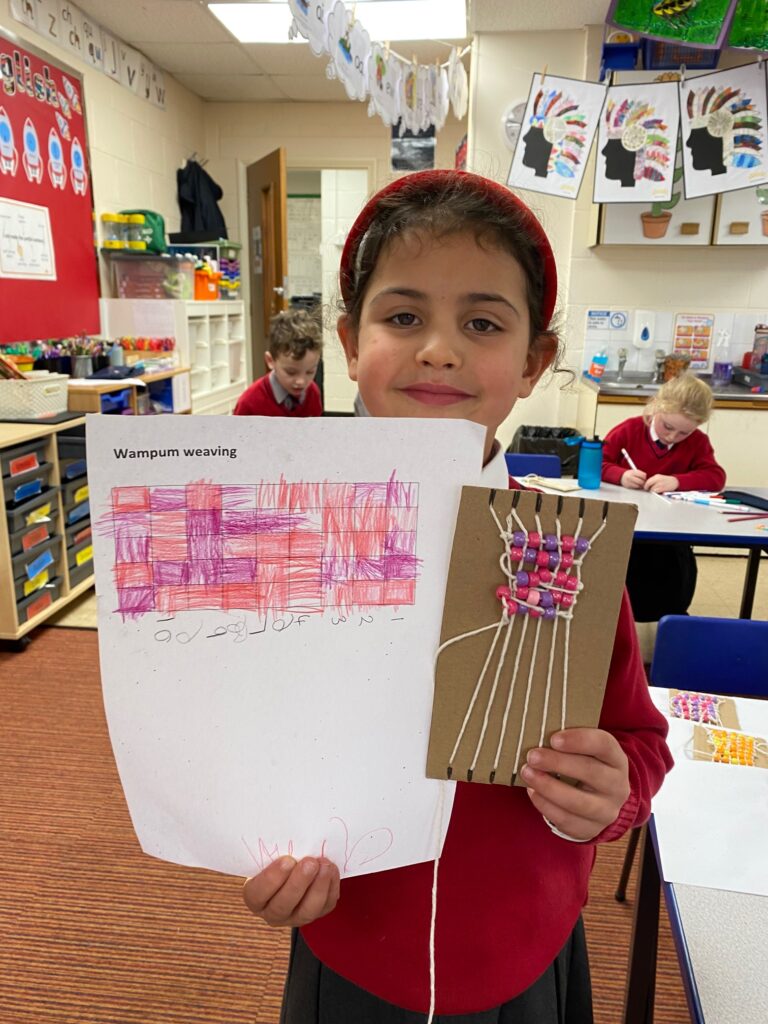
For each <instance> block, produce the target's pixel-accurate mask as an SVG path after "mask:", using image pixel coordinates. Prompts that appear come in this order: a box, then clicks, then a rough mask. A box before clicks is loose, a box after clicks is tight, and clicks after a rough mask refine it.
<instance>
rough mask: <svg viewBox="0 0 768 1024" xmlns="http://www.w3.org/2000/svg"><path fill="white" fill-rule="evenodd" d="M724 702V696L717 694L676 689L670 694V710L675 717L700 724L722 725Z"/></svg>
mask: <svg viewBox="0 0 768 1024" xmlns="http://www.w3.org/2000/svg"><path fill="white" fill-rule="evenodd" d="M722 703H723V698H722V697H718V696H717V695H716V694H711V693H694V692H692V691H690V690H676V691H672V692H671V694H670V699H669V710H670V713H671V715H672V717H673V718H683V719H685V720H686V721H690V722H698V723H699V724H700V725H722V724H723V723H722V720H721V718H720V705H721V704H722Z"/></svg>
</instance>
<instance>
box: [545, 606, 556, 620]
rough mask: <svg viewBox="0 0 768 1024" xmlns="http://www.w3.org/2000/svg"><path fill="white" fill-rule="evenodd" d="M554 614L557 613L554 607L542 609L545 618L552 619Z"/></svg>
mask: <svg viewBox="0 0 768 1024" xmlns="http://www.w3.org/2000/svg"><path fill="white" fill-rule="evenodd" d="M556 615H557V612H556V611H555V609H554V608H545V609H544V618H545V619H554V617H555V616H556Z"/></svg>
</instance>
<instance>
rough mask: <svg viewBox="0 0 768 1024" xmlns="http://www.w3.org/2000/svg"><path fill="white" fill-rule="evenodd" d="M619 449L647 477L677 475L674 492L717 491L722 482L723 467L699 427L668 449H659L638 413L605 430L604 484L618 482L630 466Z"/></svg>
mask: <svg viewBox="0 0 768 1024" xmlns="http://www.w3.org/2000/svg"><path fill="white" fill-rule="evenodd" d="M622 448H626V450H627V453H628V455H629V457H630V458H631V459H632V461H633V462H634V463H635V465H636V466H637V468H638V469H641V470H642V471H643V472H644V473H647V474H648V476H649V477H650V476H656V474H657V473H661V474H662V475H663V476H674V477H677V481H678V483H677V490H678V491H719V490H720V488H721V487H723V485H724V484H725V470H724V469H723V468H722V466H719V465H718V464H717V462H716V461H715V453H714V451H713V450H712V445H711V444H710V441H709V438H708V437H707V435H706V434H705V433H704V432H703V431H702V430H694V432H693V433H692V434H689V435H688V437H686V439H685V440H684V441H679V442H678V443H677V444H674V445H672V447H671V448H661V447H659V446H658V445H657V444H656V442H655V441H654V440H653V438H652V437H651V432H650V429H649V427H648V424H647V423H646V421H645V419H644V418H643V417H642V416H633V417H632V418H631V419H628V420H624V422H623V423H619V424H618V425H617V426H615V427H614V428H613V429H612V430H609V431H608V433H607V434H606V435H605V441H604V442H603V472H602V478H603V480H605V482H606V483H608V484H620V483H621V478H622V476H623V475H624V474H625V473H626V472H627V470H628V469H631V468H632V467H631V466H630V465H629V463H628V462H627V460H626V458H625V457H624V456H623V455H622V454H621V449H622Z"/></svg>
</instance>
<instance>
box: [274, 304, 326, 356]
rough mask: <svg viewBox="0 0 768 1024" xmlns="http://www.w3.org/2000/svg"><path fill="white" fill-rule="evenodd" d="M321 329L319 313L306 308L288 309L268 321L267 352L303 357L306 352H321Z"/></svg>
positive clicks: (276, 354) (275, 354)
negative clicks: (313, 312)
mask: <svg viewBox="0 0 768 1024" xmlns="http://www.w3.org/2000/svg"><path fill="white" fill-rule="evenodd" d="M322 339H323V331H322V327H321V325H320V318H319V315H314V314H312V313H310V312H308V311H307V310H306V309H288V310H284V311H283V312H282V313H278V314H277V316H273V317H272V319H271V320H270V321H269V354H270V355H271V356H272V357H273V358H275V357H276V356H284V355H289V356H291V358H292V359H303V358H304V356H305V355H306V354H307V352H322V350H323V340H322Z"/></svg>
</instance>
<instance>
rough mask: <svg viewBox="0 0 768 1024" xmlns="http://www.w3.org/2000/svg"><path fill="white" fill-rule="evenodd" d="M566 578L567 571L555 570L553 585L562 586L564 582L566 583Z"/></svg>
mask: <svg viewBox="0 0 768 1024" xmlns="http://www.w3.org/2000/svg"><path fill="white" fill-rule="evenodd" d="M567 579H568V573H567V572H556V573H555V586H556V587H564V586H565V584H566V581H567Z"/></svg>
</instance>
